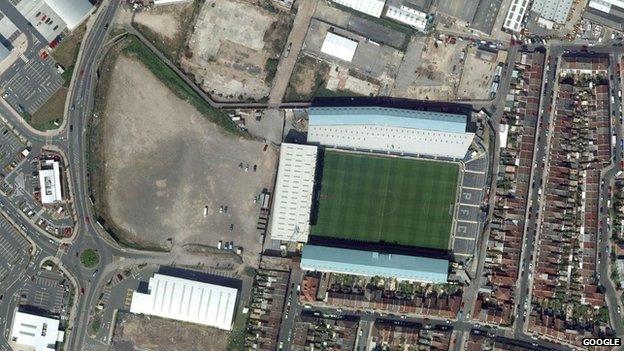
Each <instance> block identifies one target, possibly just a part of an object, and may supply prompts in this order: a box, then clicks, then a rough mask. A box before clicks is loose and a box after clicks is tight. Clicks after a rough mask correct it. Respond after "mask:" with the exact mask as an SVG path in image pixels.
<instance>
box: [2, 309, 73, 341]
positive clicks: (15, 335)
mask: <svg viewBox="0 0 624 351" xmlns="http://www.w3.org/2000/svg"><path fill="white" fill-rule="evenodd" d="M63 335H64V334H63V332H59V321H58V319H53V318H47V317H42V316H38V315H36V314H30V313H24V312H16V313H15V316H14V318H13V325H12V327H11V342H13V343H15V344H17V345H19V346H23V347H25V349H27V350H34V351H52V350H56V342H57V341H63Z"/></svg>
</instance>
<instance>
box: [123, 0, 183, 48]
mask: <svg viewBox="0 0 624 351" xmlns="http://www.w3.org/2000/svg"><path fill="white" fill-rule="evenodd" d="M192 9H193V2H188V3H182V4H175V5H165V6H155V7H153V8H151V9H149V10H144V11H139V12H137V13H136V14H135V16H134V21H135V22H136V23H138V24H141V25H144V26H146V27H147V28H149V29H150V30H152V31H153V32H154V33H156V34H158V35H160V36H162V37H163V38H165V39H168V40H175V39H179V38H178V37H179V35H180V34H181V31H182V28H181V27H180V21H181V20H184V19H183V18H181V17H182V16H186V15H188V12H189V10H191V11H192ZM182 40H184V39H183V38H182Z"/></svg>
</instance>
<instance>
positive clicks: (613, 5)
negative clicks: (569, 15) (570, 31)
mask: <svg viewBox="0 0 624 351" xmlns="http://www.w3.org/2000/svg"><path fill="white" fill-rule="evenodd" d="M583 16H584V17H585V18H587V19H589V20H591V21H592V22H597V23H600V24H603V25H605V26H608V27H611V28H615V29H617V30H624V1H623V0H590V1H589V4H588V5H587V8H586V10H585V13H584V14H583Z"/></svg>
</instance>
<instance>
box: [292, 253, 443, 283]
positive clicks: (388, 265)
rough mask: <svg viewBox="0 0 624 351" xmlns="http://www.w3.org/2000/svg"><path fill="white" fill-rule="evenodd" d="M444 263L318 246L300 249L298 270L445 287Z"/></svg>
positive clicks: (419, 258)
mask: <svg viewBox="0 0 624 351" xmlns="http://www.w3.org/2000/svg"><path fill="white" fill-rule="evenodd" d="M448 266H449V262H448V260H443V259H439V258H427V257H416V256H407V255H397V254H384V253H379V252H370V251H362V250H353V249H343V248H335V247H327V246H318V245H306V246H304V248H303V254H302V258H301V268H302V269H305V270H309V271H319V272H336V273H345V274H355V275H363V276H368V277H372V276H380V277H393V278H397V279H403V280H410V281H420V282H431V283H446V281H447V277H448Z"/></svg>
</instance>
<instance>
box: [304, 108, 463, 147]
mask: <svg viewBox="0 0 624 351" xmlns="http://www.w3.org/2000/svg"><path fill="white" fill-rule="evenodd" d="M473 138H474V133H473V132H472V131H470V128H469V123H468V116H467V115H461V114H453V113H443V112H431V111H420V110H407V109H397V108H385V107H312V108H310V109H309V124H308V142H309V143H312V144H319V145H323V146H328V147H333V148H342V149H350V150H359V151H368V152H382V153H393V154H401V155H403V154H405V155H427V156H438V157H448V158H454V159H462V158H464V157H465V156H466V152H467V151H468V148H469V147H470V145H471V143H472V140H473Z"/></svg>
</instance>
